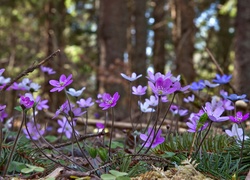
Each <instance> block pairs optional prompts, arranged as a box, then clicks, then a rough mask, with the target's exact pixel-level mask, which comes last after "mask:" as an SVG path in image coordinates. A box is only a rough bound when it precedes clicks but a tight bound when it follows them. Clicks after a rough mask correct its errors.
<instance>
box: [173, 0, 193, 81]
mask: <svg viewBox="0 0 250 180" xmlns="http://www.w3.org/2000/svg"><path fill="white" fill-rule="evenodd" d="M171 14H172V17H173V20H174V28H173V38H174V45H175V55H176V59H175V65H176V70H175V71H176V73H177V74H181V75H183V76H184V78H185V79H186V81H187V82H188V83H191V82H192V81H193V80H194V78H195V71H194V66H193V54H194V34H195V26H194V22H193V21H194V17H195V13H194V5H193V1H189V0H174V1H173V2H172V8H171Z"/></svg>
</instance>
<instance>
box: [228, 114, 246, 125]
mask: <svg viewBox="0 0 250 180" xmlns="http://www.w3.org/2000/svg"><path fill="white" fill-rule="evenodd" d="M248 118H249V113H246V114H245V115H243V114H242V112H240V111H238V112H237V113H236V115H235V116H229V120H230V121H232V122H234V123H237V124H239V123H242V122H243V121H245V120H247V119H248Z"/></svg>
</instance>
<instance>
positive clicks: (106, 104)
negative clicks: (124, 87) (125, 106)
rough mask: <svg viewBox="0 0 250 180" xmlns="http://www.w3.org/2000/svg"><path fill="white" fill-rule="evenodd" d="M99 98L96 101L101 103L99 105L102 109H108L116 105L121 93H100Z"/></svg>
mask: <svg viewBox="0 0 250 180" xmlns="http://www.w3.org/2000/svg"><path fill="white" fill-rule="evenodd" d="M98 98H99V99H98V100H97V101H96V102H97V103H98V104H99V107H101V108H102V110H107V109H109V108H111V107H114V106H115V105H116V103H117V101H118V99H119V98H120V95H119V94H118V92H116V93H115V94H114V95H113V97H112V96H111V95H110V94H108V93H104V94H102V95H100V94H99V95H98Z"/></svg>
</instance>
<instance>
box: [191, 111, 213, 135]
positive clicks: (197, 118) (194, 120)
mask: <svg viewBox="0 0 250 180" xmlns="http://www.w3.org/2000/svg"><path fill="white" fill-rule="evenodd" d="M203 114H204V111H202V110H200V111H199V113H191V114H190V116H189V118H188V120H189V121H188V122H187V123H186V124H187V126H188V128H189V129H188V130H187V131H188V132H193V133H194V132H200V131H203V130H205V129H206V128H207V126H208V122H205V123H204V124H203V125H202V126H201V127H200V128H199V129H197V125H198V124H199V121H200V117H201V116H202V115H203Z"/></svg>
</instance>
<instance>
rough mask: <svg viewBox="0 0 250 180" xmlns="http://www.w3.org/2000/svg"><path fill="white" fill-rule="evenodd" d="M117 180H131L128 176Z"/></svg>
mask: <svg viewBox="0 0 250 180" xmlns="http://www.w3.org/2000/svg"><path fill="white" fill-rule="evenodd" d="M116 180H130V178H129V177H128V176H119V177H117V178H116Z"/></svg>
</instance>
